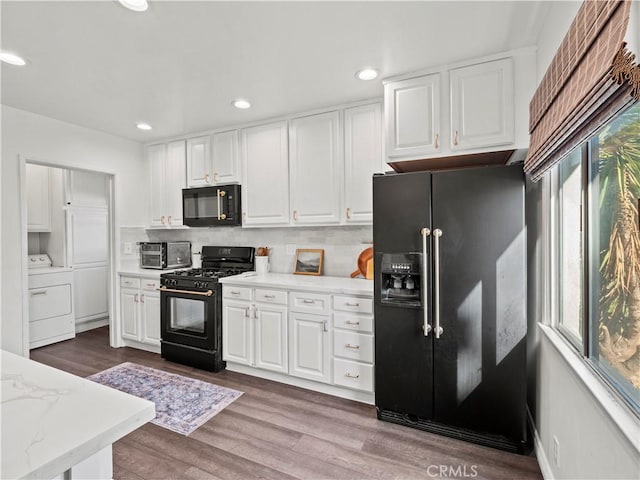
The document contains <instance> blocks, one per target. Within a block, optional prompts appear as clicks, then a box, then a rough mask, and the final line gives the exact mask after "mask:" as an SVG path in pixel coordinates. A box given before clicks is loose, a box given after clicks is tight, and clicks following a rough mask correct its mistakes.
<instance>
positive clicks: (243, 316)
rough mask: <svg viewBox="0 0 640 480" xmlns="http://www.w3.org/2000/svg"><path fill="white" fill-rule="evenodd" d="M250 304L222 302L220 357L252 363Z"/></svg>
mask: <svg viewBox="0 0 640 480" xmlns="http://www.w3.org/2000/svg"><path fill="white" fill-rule="evenodd" d="M249 307H250V304H249V303H244V302H237V303H236V302H227V301H226V300H225V301H224V302H223V309H222V310H223V313H222V359H223V360H226V361H229V362H234V363H241V364H244V365H252V364H253V326H252V322H251V319H250V318H249V310H250V308H249Z"/></svg>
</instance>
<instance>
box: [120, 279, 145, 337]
mask: <svg viewBox="0 0 640 480" xmlns="http://www.w3.org/2000/svg"><path fill="white" fill-rule="evenodd" d="M139 298H140V292H139V291H138V290H133V289H129V288H123V289H121V290H120V312H121V313H120V320H121V321H122V338H128V339H130V340H139V333H140V330H139V328H138V299H139Z"/></svg>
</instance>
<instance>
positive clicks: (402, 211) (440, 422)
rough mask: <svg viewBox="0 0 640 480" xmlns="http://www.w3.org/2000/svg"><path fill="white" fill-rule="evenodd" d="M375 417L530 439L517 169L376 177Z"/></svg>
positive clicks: (500, 439) (487, 440) (504, 441)
mask: <svg viewBox="0 0 640 480" xmlns="http://www.w3.org/2000/svg"><path fill="white" fill-rule="evenodd" d="M373 241H374V261H375V269H374V271H375V276H374V289H375V293H374V299H375V365H376V369H375V392H376V393H375V399H376V407H377V412H378V418H380V419H381V420H386V421H390V422H394V423H399V424H403V425H407V426H411V427H415V428H420V429H423V430H427V431H430V432H434V433H439V434H443V435H447V436H451V437H455V438H460V439H463V440H468V441H472V442H475V443H480V444H483V445H487V446H491V447H495V448H500V449H503V450H508V451H514V452H522V451H523V449H524V446H525V442H526V407H525V405H526V368H525V367H526V338H525V337H526V333H527V323H526V277H525V273H526V272H525V268H526V267H525V261H526V232H525V224H524V174H523V171H522V167H521V166H519V165H514V166H498V167H479V168H467V169H457V170H448V171H434V172H418V173H388V174H384V175H375V176H374V178H373Z"/></svg>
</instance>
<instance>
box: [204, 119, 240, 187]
mask: <svg viewBox="0 0 640 480" xmlns="http://www.w3.org/2000/svg"><path fill="white" fill-rule="evenodd" d="M211 160H212V164H213V183H216V184H225V183H240V155H239V154H238V131H237V130H231V131H229V132H221V133H215V134H213V136H212V137H211Z"/></svg>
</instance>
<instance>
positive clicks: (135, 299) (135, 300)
mask: <svg viewBox="0 0 640 480" xmlns="http://www.w3.org/2000/svg"><path fill="white" fill-rule="evenodd" d="M133 301H134V302H136V303H138V294H137V293H136V294H135V295H134V296H133Z"/></svg>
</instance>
